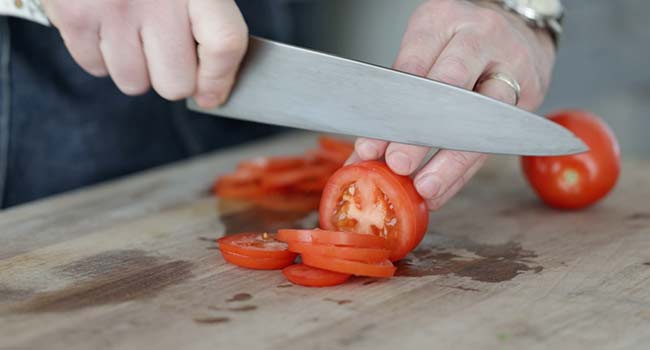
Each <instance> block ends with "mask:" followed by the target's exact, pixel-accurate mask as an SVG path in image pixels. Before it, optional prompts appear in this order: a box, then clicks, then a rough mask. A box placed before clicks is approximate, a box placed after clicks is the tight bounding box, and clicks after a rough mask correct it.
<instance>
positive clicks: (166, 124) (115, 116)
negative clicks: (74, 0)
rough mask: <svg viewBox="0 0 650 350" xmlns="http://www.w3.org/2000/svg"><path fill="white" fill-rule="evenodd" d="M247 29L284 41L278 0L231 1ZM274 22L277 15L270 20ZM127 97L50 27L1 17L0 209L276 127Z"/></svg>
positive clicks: (283, 16) (283, 9) (283, 15)
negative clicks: (88, 68)
mask: <svg viewBox="0 0 650 350" xmlns="http://www.w3.org/2000/svg"><path fill="white" fill-rule="evenodd" d="M238 3H239V5H240V7H241V9H242V12H243V13H244V17H245V18H246V20H247V22H248V24H249V27H250V30H251V33H253V34H256V35H260V36H263V37H267V38H271V39H276V40H283V41H286V40H287V39H288V37H287V35H288V31H287V29H288V28H283V26H288V25H289V24H288V21H286V16H287V15H288V14H287V12H286V11H287V9H286V7H285V5H283V4H284V2H283V1H274V0H267V1H261V0H248V1H244V0H242V1H238ZM273 19H275V21H273ZM184 106H185V105H184V102H176V103H171V102H167V101H165V100H163V99H162V98H160V97H159V96H157V95H156V94H155V93H154V92H150V93H148V94H146V95H144V96H139V97H128V96H125V95H123V94H121V93H120V92H119V90H118V89H117V88H116V87H115V85H114V84H113V83H112V81H111V80H110V78H103V79H98V78H94V77H92V76H90V75H88V74H87V73H85V72H84V71H83V70H82V69H81V68H79V66H77V64H76V63H75V62H74V61H73V60H72V58H71V56H70V54H69V53H68V51H67V50H66V48H65V46H64V44H63V41H62V39H61V37H60V35H59V34H58V31H57V30H56V29H54V28H47V27H44V26H40V25H38V24H34V23H31V22H28V21H24V20H20V19H13V18H7V17H0V206H1V207H3V208H6V207H9V206H12V205H16V204H20V203H23V202H27V201H31V200H34V199H37V198H41V197H44V196H48V195H52V194H56V193H60V192H64V191H68V190H72V189H75V188H78V187H81V186H86V185H90V184H94V183H97V182H101V181H105V180H108V179H111V178H115V177H118V176H122V175H126V174H130V173H133V172H137V171H140V170H143V169H147V168H150V167H154V166H157V165H161V164H165V163H169V162H173V161H176V160H179V159H183V158H186V157H189V156H192V155H196V154H199V153H202V152H206V151H210V150H213V149H216V148H219V147H225V146H229V145H234V144H237V143H240V142H243V141H246V140H250V139H254V138H259V137H261V136H264V135H269V134H270V133H273V132H277V131H278V130H279V129H278V128H274V127H270V126H265V125H259V124H251V123H244V122H238V121H234V120H229V119H222V118H214V117H209V116H203V115H198V114H194V113H191V112H189V111H187V110H186V109H185V107H184Z"/></svg>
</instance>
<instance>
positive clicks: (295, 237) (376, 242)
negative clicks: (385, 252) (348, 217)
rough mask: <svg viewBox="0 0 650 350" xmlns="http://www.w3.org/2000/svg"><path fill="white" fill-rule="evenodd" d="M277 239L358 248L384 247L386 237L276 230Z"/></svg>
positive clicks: (320, 231) (336, 232) (315, 230)
mask: <svg viewBox="0 0 650 350" xmlns="http://www.w3.org/2000/svg"><path fill="white" fill-rule="evenodd" d="M277 238H278V240H280V241H283V242H302V243H314V244H333V245H340V246H349V247H359V248H380V249H381V248H386V244H387V242H386V239H384V238H382V237H379V236H374V235H364V234H359V233H352V232H341V231H327V230H319V229H314V230H295V229H284V230H279V231H278V237H277Z"/></svg>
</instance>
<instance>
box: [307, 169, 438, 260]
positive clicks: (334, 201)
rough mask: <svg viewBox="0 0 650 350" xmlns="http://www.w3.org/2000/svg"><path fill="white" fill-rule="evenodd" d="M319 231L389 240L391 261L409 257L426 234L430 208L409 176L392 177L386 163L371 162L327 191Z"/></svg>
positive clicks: (340, 174)
mask: <svg viewBox="0 0 650 350" xmlns="http://www.w3.org/2000/svg"><path fill="white" fill-rule="evenodd" d="M319 212H320V226H321V228H323V229H326V230H332V231H346V232H356V233H361V234H366V235H373V236H377V237H382V238H385V239H386V240H387V241H388V245H389V248H390V250H391V252H392V253H391V256H390V260H392V261H396V260H399V259H401V258H403V257H405V256H406V255H407V254H408V253H409V252H410V251H411V250H413V248H415V247H416V246H417V245H418V244H419V243H420V241H421V240H422V238H423V237H424V234H425V232H426V229H427V226H428V223H429V213H428V209H427V206H426V203H425V201H424V199H422V197H420V195H419V194H418V193H417V191H416V190H415V187H414V186H413V180H412V179H411V178H409V177H408V176H400V175H397V174H395V173H393V172H392V171H391V170H390V169H389V168H388V166H387V165H386V164H385V163H383V162H378V161H369V162H362V163H357V164H352V165H348V166H345V167H343V168H341V169H339V170H338V171H337V172H336V173H334V175H332V177H331V178H330V180H329V182H328V183H327V185H326V186H325V189H324V190H323V196H322V199H321V203H320V210H319Z"/></svg>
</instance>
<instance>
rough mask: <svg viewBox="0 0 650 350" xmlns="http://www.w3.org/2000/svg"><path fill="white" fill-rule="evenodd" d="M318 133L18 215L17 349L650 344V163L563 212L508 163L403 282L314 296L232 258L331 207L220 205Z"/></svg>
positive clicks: (456, 212)
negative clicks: (255, 168) (267, 157)
mask: <svg viewBox="0 0 650 350" xmlns="http://www.w3.org/2000/svg"><path fill="white" fill-rule="evenodd" d="M313 142H314V140H313V136H311V135H308V134H292V135H287V136H283V137H280V138H277V139H273V140H269V141H264V142H261V143H258V144H254V145H249V146H246V147H241V148H236V149H232V150H228V151H225V152H220V153H216V154H213V155H209V156H206V157H202V158H199V159H195V160H191V161H188V162H184V163H179V164H175V165H172V166H169V167H166V168H162V169H157V170H153V171H150V172H147V173H144V174H141V175H137V176H134V177H129V178H126V179H123V180H119V181H116V182H113V183H108V184H105V185H101V186H98V187H93V188H88V189H84V190H81V191H77V192H75V193H71V194H67V195H64V196H60V197H55V198H52V199H47V200H44V201H41V202H37V203H34V204H29V205H26V206H23V207H20V208H16V209H12V210H9V211H6V212H3V213H1V214H0V349H40V348H47V349H88V348H93V349H109V348H110V349H142V348H155V349H178V348H183V349H214V348H217V349H231V348H236V347H242V348H246V349H248V348H254V349H262V348H268V349H287V348H288V349H294V348H295V349H305V348H314V349H351V348H354V349H394V348H423V347H425V346H426V347H427V348H440V349H449V348H454V349H476V348H480V349H518V348H519V349H521V348H526V349H547V348H558V349H565V348H566V349H647V348H648V344H650V332H648V329H650V177H649V176H648V174H650V163H649V162H643V161H627V162H626V163H624V169H623V177H622V180H621V182H620V184H619V186H618V187H617V189H616V191H615V192H614V193H613V194H612V195H611V196H610V197H609V198H608V199H607V200H606V201H604V202H602V203H601V204H599V205H597V206H595V207H593V208H590V209H588V210H584V211H580V212H558V211H554V210H551V209H548V208H545V207H544V206H542V205H541V204H539V203H538V202H537V201H536V199H535V198H534V196H533V194H532V192H531V191H530V190H529V189H528V188H527V185H526V184H525V183H524V181H523V179H522V177H521V175H520V173H519V170H518V165H517V162H516V159H513V158H494V159H493V160H492V161H491V162H490V163H489V164H488V166H487V167H486V168H485V169H483V170H482V171H481V172H480V173H479V174H478V175H477V177H476V178H475V179H474V181H472V183H471V184H470V185H469V186H468V187H467V188H466V189H464V190H463V191H462V193H461V194H460V195H459V196H458V197H456V198H455V199H454V200H453V201H452V202H451V203H450V204H449V205H448V206H446V207H445V208H443V209H442V210H440V211H439V212H437V213H435V214H432V217H431V219H432V220H431V225H430V232H429V234H428V235H427V237H426V239H425V242H423V243H422V245H421V246H420V248H419V249H418V250H417V251H416V252H414V253H413V254H412V255H410V256H409V257H408V258H407V259H405V260H404V261H403V262H401V263H400V277H396V278H393V279H391V280H379V279H369V278H358V279H355V280H353V281H351V282H349V283H347V284H345V285H343V286H340V287H336V288H326V289H309V288H303V287H298V286H292V285H291V284H288V283H287V282H286V280H284V278H283V277H282V275H281V274H280V273H277V272H264V271H245V270H242V269H239V268H236V267H233V266H231V265H227V264H225V263H224V262H223V260H222V259H221V257H220V256H219V252H218V250H215V249H214V239H215V238H217V237H220V236H221V235H223V234H224V233H225V232H226V231H227V230H229V231H232V230H245V229H253V228H255V229H262V228H269V229H270V228H272V227H275V226H310V225H314V223H315V221H314V220H315V217H314V216H308V217H304V215H298V214H291V215H289V214H282V215H280V214H278V213H272V212H268V211H263V210H260V209H253V208H251V207H250V206H247V205H240V206H233V205H226V203H219V201H217V200H216V199H214V198H212V196H211V195H210V194H209V192H208V191H207V190H208V189H209V186H210V183H211V181H212V180H213V178H214V177H215V176H216V175H217V174H219V173H223V172H226V171H228V170H230V169H232V168H233V167H234V165H235V163H236V161H237V160H239V159H241V158H246V157H252V156H257V155H263V154H279V153H291V152H292V151H298V152H299V150H301V149H302V148H305V147H307V146H309V145H312V144H313ZM296 153H297V152H296ZM260 227H262V228H260Z"/></svg>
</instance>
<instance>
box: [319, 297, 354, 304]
mask: <svg viewBox="0 0 650 350" xmlns="http://www.w3.org/2000/svg"><path fill="white" fill-rule="evenodd" d="M323 300H325V301H331V302H333V303H336V304H337V305H345V304H350V303H351V302H352V300H349V299H341V300H338V299H332V298H325V299H323Z"/></svg>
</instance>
